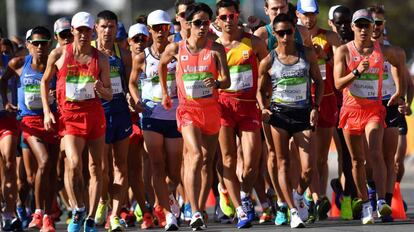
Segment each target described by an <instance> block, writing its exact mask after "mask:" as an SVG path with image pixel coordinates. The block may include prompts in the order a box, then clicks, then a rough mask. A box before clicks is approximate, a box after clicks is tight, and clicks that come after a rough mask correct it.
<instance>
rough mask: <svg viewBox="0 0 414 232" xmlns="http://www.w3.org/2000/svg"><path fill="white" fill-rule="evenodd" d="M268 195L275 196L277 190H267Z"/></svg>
mask: <svg viewBox="0 0 414 232" xmlns="http://www.w3.org/2000/svg"><path fill="white" fill-rule="evenodd" d="M266 194H267V195H269V196H274V195H275V190H273V189H272V188H268V189H267V190H266Z"/></svg>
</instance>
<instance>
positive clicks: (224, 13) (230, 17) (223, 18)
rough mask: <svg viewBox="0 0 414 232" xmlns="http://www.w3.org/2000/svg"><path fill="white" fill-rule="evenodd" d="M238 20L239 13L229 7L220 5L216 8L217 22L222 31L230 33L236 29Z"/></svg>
mask: <svg viewBox="0 0 414 232" xmlns="http://www.w3.org/2000/svg"><path fill="white" fill-rule="evenodd" d="M238 21H239V13H238V12H237V11H236V9H234V7H233V6H231V7H221V8H220V9H219V10H218V15H217V23H218V25H219V27H220V28H221V29H222V31H225V32H227V33H231V32H232V31H234V29H237V25H238Z"/></svg>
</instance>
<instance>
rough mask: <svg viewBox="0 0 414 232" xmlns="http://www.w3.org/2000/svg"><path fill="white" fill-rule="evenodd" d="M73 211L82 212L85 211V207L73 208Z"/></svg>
mask: <svg viewBox="0 0 414 232" xmlns="http://www.w3.org/2000/svg"><path fill="white" fill-rule="evenodd" d="M75 210H76V211H78V212H84V211H85V210H86V207H85V206H83V207H80V208H78V207H75Z"/></svg>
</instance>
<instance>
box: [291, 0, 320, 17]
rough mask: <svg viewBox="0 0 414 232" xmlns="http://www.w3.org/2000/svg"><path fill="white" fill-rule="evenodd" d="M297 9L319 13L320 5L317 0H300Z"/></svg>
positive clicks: (301, 11)
mask: <svg viewBox="0 0 414 232" xmlns="http://www.w3.org/2000/svg"><path fill="white" fill-rule="evenodd" d="M296 10H297V11H298V12H299V13H301V14H305V13H316V14H317V13H319V6H318V3H317V2H316V0H299V1H298V4H297V6H296Z"/></svg>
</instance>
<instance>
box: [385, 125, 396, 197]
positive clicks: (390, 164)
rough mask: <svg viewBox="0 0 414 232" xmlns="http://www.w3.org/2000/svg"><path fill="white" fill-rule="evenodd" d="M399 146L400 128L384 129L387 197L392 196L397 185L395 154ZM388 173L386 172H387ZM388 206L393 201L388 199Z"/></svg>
mask: <svg viewBox="0 0 414 232" xmlns="http://www.w3.org/2000/svg"><path fill="white" fill-rule="evenodd" d="M397 146H398V127H390V128H386V129H384V138H383V140H382V149H383V152H384V161H385V166H386V169H385V170H383V171H384V173H385V174H386V178H385V179H384V180H386V185H385V193H386V196H387V195H390V194H391V196H392V193H393V192H394V184H395V178H396V174H395V154H396V152H397ZM385 171H386V172H385ZM386 200H387V203H388V204H391V199H386Z"/></svg>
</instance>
